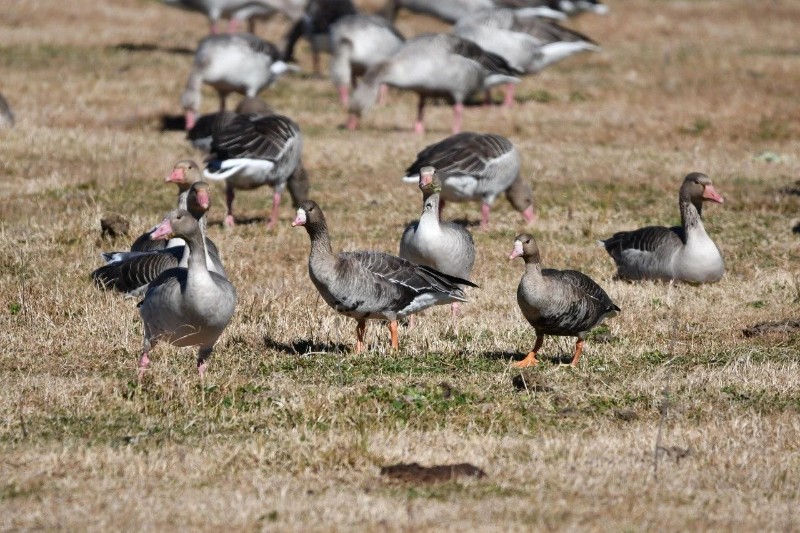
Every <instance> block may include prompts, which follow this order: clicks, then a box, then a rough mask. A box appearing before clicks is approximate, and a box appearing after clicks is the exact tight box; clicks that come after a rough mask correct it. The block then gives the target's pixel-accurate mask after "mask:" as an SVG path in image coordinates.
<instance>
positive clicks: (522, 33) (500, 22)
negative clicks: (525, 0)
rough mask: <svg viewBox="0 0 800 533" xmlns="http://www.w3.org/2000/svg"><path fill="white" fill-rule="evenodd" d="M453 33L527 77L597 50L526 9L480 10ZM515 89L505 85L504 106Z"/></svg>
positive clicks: (575, 35)
mask: <svg viewBox="0 0 800 533" xmlns="http://www.w3.org/2000/svg"><path fill="white" fill-rule="evenodd" d="M453 31H454V32H455V33H456V34H457V35H460V36H461V37H464V38H465V39H470V40H472V41H474V42H475V43H477V44H478V46H480V47H481V48H483V49H484V50H487V51H489V52H492V53H494V54H497V55H499V56H501V57H502V58H503V59H505V60H506V61H508V64H509V65H511V66H512V67H514V68H515V69H517V70H519V71H521V72H524V73H526V74H536V73H537V72H539V71H541V70H542V69H544V68H545V67H547V66H549V65H552V64H553V63H556V62H558V61H561V60H562V59H566V58H567V57H569V56H571V55H574V54H577V53H579V52H585V51H595V52H596V51H599V50H600V47H599V46H597V44H596V43H595V42H594V41H592V40H591V39H589V38H588V37H586V36H585V35H581V34H580V33H578V32H576V31H573V30H569V29H567V28H564V27H562V26H559V25H558V24H556V23H555V22H550V21H547V20H543V19H542V18H540V17H538V16H535V15H531V14H528V13H527V10H513V9H489V10H484V11H479V12H477V13H473V14H471V15H467V16H465V17H463V18H462V19H460V20H459V21H458V24H456V26H455V28H454V30H453ZM514 87H515V84H514V83H509V84H507V85H506V96H505V101H504V104H505V105H506V106H511V105H513V103H514Z"/></svg>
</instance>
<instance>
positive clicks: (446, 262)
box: [400, 167, 475, 317]
mask: <svg viewBox="0 0 800 533" xmlns="http://www.w3.org/2000/svg"><path fill="white" fill-rule="evenodd" d="M419 188H420V190H421V191H422V196H423V198H422V215H421V216H420V218H419V220H417V221H415V222H412V223H411V224H409V225H408V226H407V227H406V229H405V231H404V232H403V236H402V237H401V239H400V257H402V258H403V259H408V260H409V261H411V262H412V263H417V264H418V265H425V266H428V267H431V268H433V269H436V270H438V271H439V272H442V273H444V274H448V275H450V276H455V277H457V278H463V279H469V278H470V277H471V275H472V267H473V266H475V242H474V241H473V240H472V235H471V234H470V232H469V231H467V230H466V229H465V228H464V227H463V226H461V225H459V224H456V223H454V222H445V221H441V220H439V194H440V193H441V190H442V182H441V181H440V180H439V177H438V176H437V175H436V169H434V168H433V167H423V168H422V169H421V170H420V174H419ZM452 312H453V317H455V316H456V315H457V314H458V302H457V301H456V302H453V303H452Z"/></svg>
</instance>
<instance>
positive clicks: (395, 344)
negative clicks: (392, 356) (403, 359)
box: [389, 320, 400, 350]
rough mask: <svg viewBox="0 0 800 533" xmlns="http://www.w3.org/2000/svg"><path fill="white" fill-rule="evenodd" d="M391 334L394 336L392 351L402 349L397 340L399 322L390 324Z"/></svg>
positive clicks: (393, 321) (395, 321) (394, 321)
mask: <svg viewBox="0 0 800 533" xmlns="http://www.w3.org/2000/svg"><path fill="white" fill-rule="evenodd" d="M389 333H390V334H391V336H392V350H397V349H398V348H400V341H399V340H398V339H397V320H392V321H391V322H389Z"/></svg>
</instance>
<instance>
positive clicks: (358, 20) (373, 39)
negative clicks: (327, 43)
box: [331, 15, 405, 108]
mask: <svg viewBox="0 0 800 533" xmlns="http://www.w3.org/2000/svg"><path fill="white" fill-rule="evenodd" d="M403 42H405V38H404V37H403V36H402V35H401V34H400V32H399V31H397V29H396V28H395V27H394V26H393V25H392V24H391V23H390V22H388V21H387V20H386V19H384V18H383V17H379V16H377V15H350V16H347V17H343V18H341V19H339V20H338V21H336V23H335V24H334V25H333V26H331V48H332V52H331V53H332V54H333V57H332V59H331V79H332V80H333V84H334V85H335V86H336V89H337V90H338V91H339V98H340V99H341V101H342V105H344V107H345V108H347V107H349V105H350V88H351V87H355V86H356V78H357V77H359V76H363V75H364V73H365V72H367V70H369V69H370V68H372V67H374V66H375V65H377V64H378V63H380V62H382V61H385V60H387V59H389V58H390V57H391V56H392V55H393V54H394V53H395V52H397V50H399V49H400V47H401V46H403Z"/></svg>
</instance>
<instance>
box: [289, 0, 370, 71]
mask: <svg viewBox="0 0 800 533" xmlns="http://www.w3.org/2000/svg"><path fill="white" fill-rule="evenodd" d="M356 13H358V10H357V9H356V6H354V5H353V2H352V1H351V0H310V1H309V2H308V5H307V6H306V12H305V14H304V15H303V18H302V19H300V20H298V21H297V22H296V23H295V25H294V26H293V27H292V29H291V30H289V34H288V35H287V36H286V48H285V51H284V54H283V58H284V60H285V61H294V47H295V45H296V44H297V41H299V40H300V38H301V37H305V38H306V39H307V40H308V42H309V43H310V44H311V58H312V61H313V65H314V73H315V74H319V72H320V69H319V55H320V53H321V52H328V53H330V52H331V48H332V47H331V26H332V25H333V24H334V23H335V22H336V21H337V20H339V19H341V18H342V17H346V16H348V15H355V14H356Z"/></svg>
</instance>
